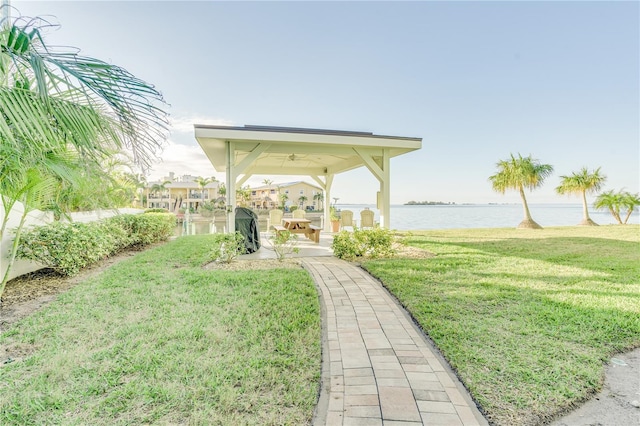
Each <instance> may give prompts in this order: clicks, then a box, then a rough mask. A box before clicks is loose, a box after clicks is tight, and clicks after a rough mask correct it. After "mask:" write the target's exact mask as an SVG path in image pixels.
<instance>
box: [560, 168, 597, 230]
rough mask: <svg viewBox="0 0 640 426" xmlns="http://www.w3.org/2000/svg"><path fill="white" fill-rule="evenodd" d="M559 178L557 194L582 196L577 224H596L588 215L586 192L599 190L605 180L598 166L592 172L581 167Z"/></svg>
mask: <svg viewBox="0 0 640 426" xmlns="http://www.w3.org/2000/svg"><path fill="white" fill-rule="evenodd" d="M560 179H562V180H561V181H560V186H558V187H557V188H556V192H557V193H558V194H560V195H565V194H578V195H581V196H582V221H581V222H580V223H579V225H588V226H595V225H598V224H597V223H595V222H594V221H593V220H591V218H590V217H589V209H588V207H587V193H595V192H598V191H600V189H601V188H602V184H603V183H604V182H605V181H606V180H607V177H606V176H605V175H602V174H600V167H598V168H597V169H595V170H594V171H593V172H590V171H589V169H587V168H586V167H583V168H582V169H580V171H579V172H573V173H572V174H571V175H570V176H560Z"/></svg>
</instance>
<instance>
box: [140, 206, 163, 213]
mask: <svg viewBox="0 0 640 426" xmlns="http://www.w3.org/2000/svg"><path fill="white" fill-rule="evenodd" d="M144 213H169V210H167V209H163V208H160V207H156V208H152V209H146V210H145V211H144Z"/></svg>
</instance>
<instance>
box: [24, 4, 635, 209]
mask: <svg viewBox="0 0 640 426" xmlns="http://www.w3.org/2000/svg"><path fill="white" fill-rule="evenodd" d="M12 5H13V6H14V7H16V8H17V9H18V10H19V11H20V12H21V13H22V14H23V15H28V16H36V15H39V16H43V15H49V16H50V19H51V20H52V21H55V22H57V23H59V24H60V25H61V28H60V29H58V30H56V31H53V32H51V33H49V34H48V36H47V39H48V40H49V43H53V44H63V45H70V46H75V47H78V48H80V49H81V50H82V53H83V54H86V55H89V56H94V57H97V58H100V59H103V60H106V61H108V62H112V63H115V64H118V65H120V66H123V67H125V68H127V69H128V70H129V71H131V72H132V73H134V74H135V75H136V76H138V77H140V78H142V79H144V80H146V81H148V82H150V83H153V84H154V85H156V86H157V87H158V88H159V89H160V91H161V92H162V93H163V95H164V97H165V99H166V100H167V102H168V103H169V104H171V109H170V113H171V114H172V117H173V118H172V120H173V123H174V124H173V131H172V134H171V138H170V145H169V147H168V148H167V149H166V151H165V154H164V161H163V162H162V163H160V164H158V165H157V167H155V169H154V170H153V172H152V173H151V177H152V178H153V177H160V176H162V175H164V174H166V173H168V172H169V171H174V172H176V173H177V174H184V173H191V174H195V175H205V176H206V175H216V176H217V177H218V178H223V176H222V175H221V174H216V173H214V170H213V168H212V167H211V166H210V165H209V164H208V161H207V160H206V157H204V154H202V152H201V151H200V148H199V147H198V145H197V142H196V141H195V139H194V137H193V127H192V125H193V124H194V123H200V124H207V123H212V124H216V123H217V124H233V125H244V124H261V125H273V126H291V127H313V128H328V129H341V130H357V131H370V132H373V133H376V134H386V135H395V136H412V137H421V138H423V148H422V150H420V151H417V152H413V153H410V154H408V155H405V156H401V157H397V158H395V159H393V160H392V162H391V178H392V185H391V201H392V203H394V204H400V203H404V202H406V201H409V200H418V201H421V200H432V201H436V200H441V201H453V202H457V203H464V202H481V203H483V202H498V203H501V202H519V198H518V195H517V194H516V193H515V192H513V193H508V194H507V195H504V196H503V195H500V194H497V193H495V192H493V190H492V189H491V185H490V183H489V181H488V177H489V176H490V175H492V174H494V173H495V170H496V169H495V163H496V162H497V161H498V160H500V159H506V158H508V156H509V154H510V153H518V152H520V153H522V154H523V155H529V154H532V155H533V156H534V158H537V159H539V160H541V161H542V162H544V163H548V164H552V165H553V166H554V167H555V173H554V174H553V176H552V177H550V178H549V179H548V181H547V182H546V183H545V185H544V186H543V187H542V188H540V189H538V190H536V191H534V192H532V193H529V194H528V200H529V201H530V202H531V203H536V202H538V203H540V202H574V203H575V202H579V200H578V199H577V198H567V197H559V196H557V195H555V193H554V188H555V187H556V186H557V185H558V183H559V176H560V175H565V174H570V173H571V172H573V171H577V170H579V169H580V168H581V167H582V166H587V167H589V168H595V167H599V166H601V167H602V171H603V172H604V174H606V175H607V176H608V178H609V179H608V182H607V184H606V185H605V189H616V190H617V189H622V188H625V189H626V190H629V191H632V192H638V191H639V186H640V183H639V181H640V176H639V169H640V148H639V145H640V143H639V138H640V135H639V128H640V108H639V104H640V101H639V96H640V89H639V75H640V66H639V55H640V53H639V52H640V48H639V40H640V36H639V16H640V13H639V3H638V2H537V1H535V2H454V1H448V2H406V3H399V2H285V3H278V2H234V3H231V2H159V1H155V2H150V1H147V2H128V1H127V2H88V1H75V2H60V1H47V2H36V1H12ZM51 16H53V17H51ZM263 178H264V176H261V177H258V178H256V179H254V180H251V181H250V182H249V183H251V184H253V185H254V186H255V185H257V184H259V182H260V181H261V180H262V179H263ZM273 180H275V181H276V182H279V181H280V182H284V181H288V180H291V179H290V178H288V177H273ZM377 189H378V184H377V181H376V180H375V179H374V178H373V176H372V175H370V174H369V172H368V171H366V170H358V171H353V172H350V173H347V174H344V175H339V176H338V177H336V180H335V181H334V187H333V190H332V195H333V196H336V197H339V198H340V201H339V202H340V203H374V202H375V191H376V190H377ZM592 199H593V197H590V200H592Z"/></svg>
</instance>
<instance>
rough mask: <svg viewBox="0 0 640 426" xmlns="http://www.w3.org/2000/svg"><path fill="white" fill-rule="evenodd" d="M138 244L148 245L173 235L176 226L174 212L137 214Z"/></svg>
mask: <svg viewBox="0 0 640 426" xmlns="http://www.w3.org/2000/svg"><path fill="white" fill-rule="evenodd" d="M136 218H137V221H136V222H137V228H136V229H135V231H136V233H137V240H138V241H136V244H142V245H147V244H151V243H156V242H158V241H166V240H167V239H168V238H169V237H170V236H172V235H173V230H174V228H175V226H176V215H174V214H173V213H170V214H167V213H149V214H142V215H138V216H136Z"/></svg>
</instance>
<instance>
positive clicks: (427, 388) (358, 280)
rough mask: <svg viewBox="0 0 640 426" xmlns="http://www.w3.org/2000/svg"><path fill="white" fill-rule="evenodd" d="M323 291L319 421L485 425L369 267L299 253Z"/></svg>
mask: <svg viewBox="0 0 640 426" xmlns="http://www.w3.org/2000/svg"><path fill="white" fill-rule="evenodd" d="M302 262H303V265H304V267H305V268H306V269H307V270H308V271H309V272H310V273H311V275H312V276H313V279H314V281H315V282H316V284H317V285H318V287H319V288H320V290H321V293H322V299H323V302H324V304H323V311H324V312H323V319H324V322H323V355H322V358H323V359H322V389H321V393H320V401H319V403H318V406H317V408H316V415H315V419H314V425H329V426H333V425H345V426H347V425H385V426H386V425H388V426H391V425H403V426H409V425H422V424H424V425H464V426H467V425H487V424H488V423H487V421H486V420H485V419H484V417H483V416H482V415H481V414H480V412H479V411H478V409H477V408H476V406H475V404H474V403H473V401H472V400H471V397H470V396H469V394H468V393H467V391H466V390H465V389H464V387H463V386H462V384H460V382H459V380H458V379H457V377H456V376H455V374H453V372H452V371H451V370H450V368H449V366H448V365H447V364H446V362H444V361H443V360H442V359H441V357H440V356H439V355H438V353H437V351H436V350H435V349H433V346H432V345H431V344H430V342H429V341H427V339H426V338H425V336H424V335H423V333H422V332H421V331H420V330H419V329H418V328H417V327H416V326H415V325H414V323H413V321H412V320H411V318H410V317H409V316H408V314H407V313H406V311H405V310H404V309H403V308H402V307H401V306H399V305H398V303H397V302H396V301H395V299H394V298H393V297H392V296H391V295H390V294H389V293H388V292H387V291H386V290H385V289H384V288H383V287H382V286H381V285H380V283H379V282H378V281H376V280H374V279H373V278H372V277H371V276H369V275H368V274H367V273H366V272H364V271H363V270H361V269H360V268H357V267H355V266H354V265H352V264H350V263H347V262H345V261H343V260H340V259H337V258H334V257H309V258H303V259H302Z"/></svg>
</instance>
